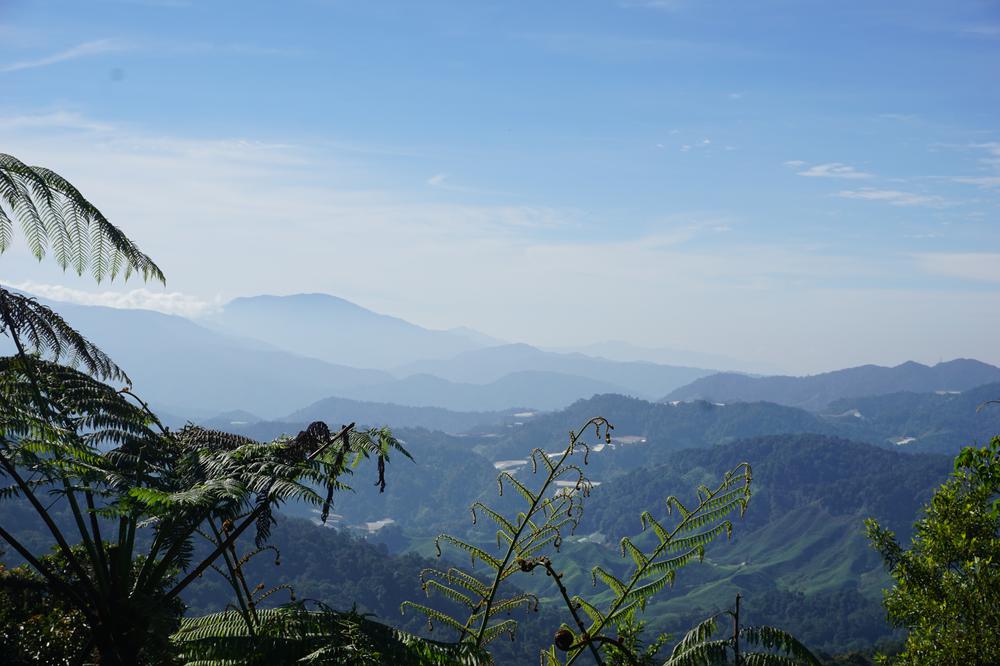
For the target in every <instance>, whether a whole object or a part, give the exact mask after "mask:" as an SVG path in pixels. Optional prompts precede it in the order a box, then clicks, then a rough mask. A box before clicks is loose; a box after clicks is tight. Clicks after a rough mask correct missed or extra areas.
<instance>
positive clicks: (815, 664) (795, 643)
mask: <svg viewBox="0 0 1000 666" xmlns="http://www.w3.org/2000/svg"><path fill="white" fill-rule="evenodd" d="M740 638H742V639H743V641H744V642H745V643H747V644H748V645H754V646H757V647H761V648H764V649H766V650H768V653H760V654H761V657H762V658H763V657H770V656H771V653H772V652H777V653H778V655H777V656H779V657H784V658H786V659H789V660H791V663H795V664H808V665H809V666H820V662H819V660H817V659H816V657H815V656H814V655H813V653H812V652H810V651H809V649H808V648H807V647H806V646H805V645H803V644H802V643H800V642H799V640H798V639H797V638H795V637H794V636H792V635H791V634H790V633H788V632H787V631H782V630H781V629H777V628H775V627H767V626H759V627H758V626H748V627H740ZM749 656H750V654H748V655H747V657H749ZM754 663H757V664H760V665H761V666H765V664H766V665H770V664H772V663H778V662H770V661H763V660H762V661H757V662H754ZM747 664H751V662H750V661H747Z"/></svg>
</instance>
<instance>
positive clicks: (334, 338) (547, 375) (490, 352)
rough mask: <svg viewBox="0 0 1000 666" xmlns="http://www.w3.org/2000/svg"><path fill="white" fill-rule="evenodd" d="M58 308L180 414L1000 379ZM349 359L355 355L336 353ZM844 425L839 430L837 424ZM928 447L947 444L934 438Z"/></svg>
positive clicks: (229, 308) (313, 312) (819, 401)
mask: <svg viewBox="0 0 1000 666" xmlns="http://www.w3.org/2000/svg"><path fill="white" fill-rule="evenodd" d="M52 305H53V306H54V307H55V309H56V310H57V311H58V312H61V313H62V314H63V315H64V316H65V317H66V319H67V320H68V321H69V322H70V323H71V324H72V325H74V326H77V327H78V328H80V330H82V331H83V332H84V333H85V334H86V335H87V336H88V337H90V338H91V339H92V340H93V341H94V342H96V343H97V344H98V345H100V346H102V347H103V348H104V349H106V351H108V352H109V353H110V354H111V355H112V357H113V358H115V359H116V360H117V361H118V363H119V364H121V365H122V367H124V368H125V369H126V370H127V371H128V372H129V374H130V376H131V377H132V379H133V380H134V382H135V388H136V390H137V391H138V392H139V393H140V394H141V395H142V396H144V397H145V398H146V399H147V400H149V401H150V402H151V403H152V404H153V405H155V406H156V407H157V408H158V409H160V410H162V411H164V412H167V413H169V414H172V415H174V416H173V417H172V418H173V419H174V420H177V421H181V422H182V421H184V420H186V419H195V420H199V419H204V418H208V417H211V416H213V415H215V414H218V413H220V412H227V411H233V410H246V411H247V412H250V413H252V414H256V415H258V417H259V418H262V419H284V418H285V417H287V416H288V415H289V414H291V413H292V412H293V411H295V410H300V409H303V406H305V405H310V404H312V403H315V402H317V401H320V400H324V399H328V398H336V399H338V400H340V401H341V402H339V403H338V404H340V405H345V404H346V403H345V402H343V401H345V400H354V401H358V404H357V405H355V407H357V408H359V409H362V406H361V403H379V404H380V405H382V408H384V409H389V407H388V406H389V405H396V406H399V407H409V408H417V407H419V408H438V409H440V410H442V411H440V412H438V413H437V414H433V413H431V412H419V413H418V412H413V411H411V412H409V413H408V414H405V413H404V412H403V411H400V410H390V414H391V416H392V417H393V420H398V421H401V422H404V423H405V424H406V425H408V426H411V425H412V426H425V427H432V428H440V429H445V430H448V431H449V432H456V431H459V430H463V429H466V428H469V427H474V424H475V423H476V422H477V419H479V418H481V417H485V420H484V421H482V423H486V424H489V423H503V422H504V421H503V419H504V417H503V414H505V413H507V414H509V413H511V412H512V411H524V410H542V411H548V410H557V409H561V408H563V407H566V406H568V405H570V404H571V403H573V402H574V401H577V400H579V399H585V398H589V397H591V396H594V395H599V394H608V393H615V394H621V395H626V396H633V397H638V398H643V399H656V398H658V397H661V396H664V395H666V396H667V398H666V400H667V401H678V400H680V401H692V400H697V399H705V400H707V401H709V402H718V403H731V402H754V401H766V402H771V403H775V404H777V405H785V406H790V407H800V408H804V409H808V410H810V411H813V412H817V413H824V415H825V416H824V422H829V421H831V420H835V418H834V417H835V416H836V414H834V413H833V412H830V411H829V406H830V405H831V403H834V402H836V401H838V400H841V399H846V398H860V397H865V396H877V395H885V394H891V393H897V392H900V391H909V392H915V393H933V392H934V391H943V392H948V391H965V390H967V389H970V388H972V387H975V386H980V385H983V384H987V383H990V382H1000V368H996V367H994V366H991V365H988V364H985V363H981V362H979V361H975V360H968V359H958V360H955V361H949V362H946V363H939V364H938V365H935V366H933V367H928V366H925V365H921V364H919V363H913V362H909V363H904V364H902V365H899V366H896V367H893V368H886V367H881V366H874V365H868V366H862V367H858V368H849V369H846V370H838V371H834V372H828V373H824V374H820V375H814V376H808V377H788V376H771V377H754V376H748V375H742V374H735V373H731V372H726V373H715V374H713V373H712V371H710V370H706V369H703V368H698V367H686V366H677V365H666V364H660V363H652V362H649V361H638V360H629V361H623V360H610V359H608V358H602V357H597V356H590V355H587V354H583V353H579V352H574V353H560V352H551V351H543V350H541V349H538V348H535V347H532V346H530V345H526V344H494V343H497V342H499V341H497V340H496V339H494V338H491V337H489V336H486V335H484V334H481V333H478V332H476V331H473V330H471V329H465V328H456V329H451V330H449V331H433V330H430V329H426V328H422V327H420V326H416V325H414V324H411V323H409V322H406V321H404V320H402V319H398V318H395V317H390V316H386V315H382V314H378V313H375V312H372V311H370V310H367V309H365V308H363V307H360V306H358V305H355V304H353V303H350V302H348V301H345V300H343V299H340V298H337V297H334V296H329V295H325V294H299V295H295V296H255V297H249V298H238V299H235V300H234V301H232V302H230V303H229V304H227V305H226V306H225V307H224V308H223V310H222V311H221V313H219V314H218V315H216V316H214V317H212V318H210V319H207V320H204V321H202V320H199V321H198V322H193V321H190V320H187V319H184V318H181V317H177V316H171V315H165V314H160V313H156V312H151V311H145V310H124V309H112V308H103V307H96V306H83V305H72V304H67V303H54V304H52ZM0 344H2V342H0ZM593 349H594V350H595V352H597V351H600V352H604V353H608V354H610V355H614V354H617V355H619V356H621V355H623V354H624V355H625V356H628V355H630V354H631V353H638V351H636V350H639V348H631V347H630V346H629V345H627V344H625V343H607V344H605V345H599V346H596V347H594V348H593ZM630 350H631V351H630ZM646 351H649V350H646ZM337 359H345V360H349V361H350V363H336V362H333V361H335V360H337ZM361 365H370V366H372V367H375V369H362V368H360V367H358V366H361ZM376 366H377V367H376ZM385 368H388V370H387V369H385ZM331 404H332V403H331ZM362 411H363V413H366V414H367V413H371V414H373V415H374V413H373V412H372V411H371V410H370V409H363V410H362ZM464 412H473V413H476V414H472V415H464V414H462V413H464ZM497 419H499V420H497ZM234 420H239V419H234ZM355 420H356V419H355ZM470 424H472V425H470ZM841 425H844V424H841ZM859 425H861V424H859V423H855V424H854V427H858V426H859ZM863 426H864V431H863V435H864V436H865V437H875V436H876V435H877V436H878V437H879V438H881V439H883V440H884V439H885V438H887V437H888V438H892V437H896V436H897V435H898V436H899V437H900V438H903V439H905V438H906V437H910V436H912V435H910V434H908V433H909V430H907V429H905V428H901V427H898V426H900V424H898V423H895V422H893V423H892V426H893V428H894V429H896V430H901V431H906V432H890V430H889V426H888V425H886V424H876V423H875V422H873V421H870V422H865V423H864V424H863ZM883 426H884V427H883ZM842 431H843V429H842V428H841V427H839V426H838V429H837V430H836V432H842ZM735 434H737V435H745V434H747V433H735ZM852 436H853V435H852ZM920 446H922V447H923V446H931V448H934V447H935V446H936V445H933V444H932V443H931V440H927V441H926V442H922V443H921V445H920Z"/></svg>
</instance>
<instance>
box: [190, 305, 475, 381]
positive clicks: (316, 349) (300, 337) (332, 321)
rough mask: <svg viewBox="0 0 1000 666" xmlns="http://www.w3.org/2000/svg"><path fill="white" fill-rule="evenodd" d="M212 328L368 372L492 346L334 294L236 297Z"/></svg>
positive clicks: (212, 320)
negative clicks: (384, 312)
mask: <svg viewBox="0 0 1000 666" xmlns="http://www.w3.org/2000/svg"><path fill="white" fill-rule="evenodd" d="M207 324H208V325H210V326H213V327H215V328H217V329H218V330H220V331H223V332H226V333H229V334H231V335H243V336H249V337H253V338H256V339H258V340H263V341H264V342H268V343H270V344H272V345H275V346H276V347H280V348H282V349H286V350H288V351H292V352H295V353H298V354H302V355H303V356H312V357H314V358H318V359H322V360H324V361H327V362H330V363H338V364H345V365H351V366H355V367H365V368H380V369H385V368H391V367H393V366H397V365H401V364H404V363H410V362H413V361H415V360H418V359H426V358H448V357H450V356H454V355H455V354H458V353H460V352H463V351H466V350H469V349H476V348H479V347H483V346H485V345H487V344H491V343H492V339H491V338H489V337H488V336H485V335H483V334H481V333H478V332H476V331H473V330H471V329H461V328H460V329H453V330H450V331H435V330H431V329H427V328H423V327H421V326H417V325H416V324H411V323H410V322H408V321H405V320H403V319H399V318H398V317H390V316H389V315H384V314H379V313H377V312H373V311H371V310H368V309H367V308H363V307H361V306H360V305H356V304H354V303H352V302H350V301H347V300H344V299H342V298H338V297H336V296H331V295H329V294H295V295H292V296H267V295H265V296H250V297H245V298H236V299H233V300H232V301H230V302H228V303H226V305H225V306H223V308H222V310H221V311H220V312H218V313H216V314H214V315H213V316H212V317H211V318H210V319H209V320H208V321H207Z"/></svg>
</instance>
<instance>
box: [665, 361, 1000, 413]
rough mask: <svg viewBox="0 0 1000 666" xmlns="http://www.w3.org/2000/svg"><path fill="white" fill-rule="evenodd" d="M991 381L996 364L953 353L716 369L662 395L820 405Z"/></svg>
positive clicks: (999, 375)
mask: <svg viewBox="0 0 1000 666" xmlns="http://www.w3.org/2000/svg"><path fill="white" fill-rule="evenodd" d="M991 382H1000V368H997V367H995V366H992V365H989V364H987V363H982V362H980V361H976V360H972V359H956V360H954V361H947V362H944V363H938V364H937V365H934V366H926V365H923V364H921V363H915V362H913V361H909V362H907V363H903V364H902V365H897V366H895V367H892V368H887V367H883V366H879V365H863V366H860V367H857V368H847V369H845V370H835V371H833V372H825V373H822V374H819V375H811V376H807V377H787V376H775V377H750V376H747V375H740V374H736V373H729V372H726V373H719V374H714V375H709V376H708V377H703V378H701V379H697V380H695V381H693V382H691V383H690V384H688V385H687V386H683V387H681V388H679V389H676V390H674V391H671V392H670V393H669V394H668V395H667V397H666V398H664V401H672V400H709V401H713V402H727V403H728V402H737V401H739V402H755V401H759V400H764V401H767V402H774V403H778V404H780V405H789V406H792V407H802V408H803V409H809V410H812V411H820V410H823V409H825V408H826V407H827V406H828V405H829V404H830V403H832V402H834V401H835V400H840V399H842V398H852V397H861V396H871V395H881V394H886V393H895V392H898V391H913V392H918V393H933V392H935V391H965V390H968V389H971V388H974V387H976V386H981V385H983V384H988V383H991Z"/></svg>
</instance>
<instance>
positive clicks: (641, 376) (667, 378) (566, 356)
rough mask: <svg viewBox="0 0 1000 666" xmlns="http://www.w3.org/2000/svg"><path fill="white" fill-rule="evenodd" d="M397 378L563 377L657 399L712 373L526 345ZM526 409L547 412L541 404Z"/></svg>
mask: <svg viewBox="0 0 1000 666" xmlns="http://www.w3.org/2000/svg"><path fill="white" fill-rule="evenodd" d="M394 372H395V373H396V374H397V375H400V376H409V375H414V374H426V375H435V376H437V377H441V378H443V379H447V380H449V381H453V382H466V383H474V384H485V383H490V382H496V381H498V380H500V379H502V378H503V377H505V376H508V375H510V374H511V373H515V372H516V373H520V372H548V373H558V374H561V375H571V376H577V377H583V378H587V379H589V380H592V382H599V383H601V384H603V385H605V386H618V387H620V389H621V390H620V391H619V392H621V393H628V394H631V395H635V396H637V397H641V398H649V399H653V398H656V397H659V396H661V395H663V393H664V392H665V391H669V390H671V389H673V388H677V387H680V386H683V385H685V384H687V383H689V382H692V381H694V380H695V379H698V378H699V377H704V376H706V375H709V374H711V372H712V371H711V370H704V369H702V368H686V367H679V366H672V365H660V364H657V363H649V362H645V361H609V360H607V359H604V358H595V357H593V356H586V355H584V354H580V353H556V352H547V351H542V350H541V349H537V348H535V347H532V346H530V345H526V344H511V345H503V346H500V347H489V348H486V349H476V350H472V351H467V352H463V353H461V354H458V355H457V356H454V357H452V358H450V359H447V360H438V361H419V362H416V363H410V364H408V365H405V366H402V367H399V368H396V369H394ZM598 392H607V391H598ZM557 402H559V401H557ZM527 403H528V404H531V405H533V406H535V407H539V408H543V409H544V408H545V407H544V406H543V405H542V404H539V403H535V402H530V401H527ZM563 404H565V403H563Z"/></svg>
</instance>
